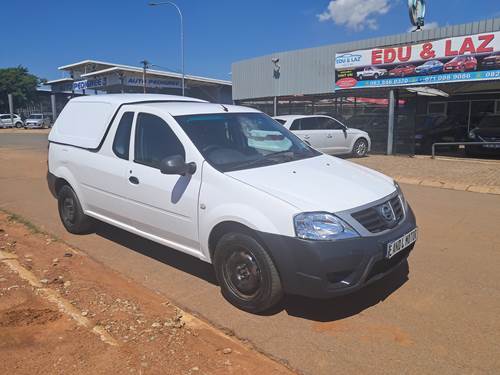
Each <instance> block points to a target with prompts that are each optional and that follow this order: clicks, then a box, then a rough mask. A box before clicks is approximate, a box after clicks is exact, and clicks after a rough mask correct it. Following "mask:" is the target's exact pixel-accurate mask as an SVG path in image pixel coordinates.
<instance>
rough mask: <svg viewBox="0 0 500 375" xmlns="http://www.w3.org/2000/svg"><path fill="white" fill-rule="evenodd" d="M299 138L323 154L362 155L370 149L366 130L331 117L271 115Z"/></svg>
mask: <svg viewBox="0 0 500 375" xmlns="http://www.w3.org/2000/svg"><path fill="white" fill-rule="evenodd" d="M273 118H274V119H275V120H276V121H278V122H279V123H281V124H282V125H283V126H284V127H285V128H287V129H288V130H291V131H292V132H293V133H295V134H296V135H297V136H298V137H299V138H300V139H302V140H303V141H305V142H307V143H309V144H310V145H311V146H312V147H314V148H315V149H317V150H318V151H321V152H323V153H325V154H331V155H340V154H352V155H353V156H354V157H358V158H360V157H363V156H365V155H366V154H367V153H368V151H370V147H371V141H370V136H369V135H368V133H367V132H364V131H362V130H359V129H352V128H348V127H347V126H345V125H344V124H342V123H341V122H340V121H338V120H336V119H334V118H333V117H329V116H323V115H312V116H299V115H286V116H276V117H273Z"/></svg>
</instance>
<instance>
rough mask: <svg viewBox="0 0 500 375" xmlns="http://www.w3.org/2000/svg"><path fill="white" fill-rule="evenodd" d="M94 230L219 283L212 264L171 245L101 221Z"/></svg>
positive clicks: (129, 246)
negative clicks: (165, 244)
mask: <svg viewBox="0 0 500 375" xmlns="http://www.w3.org/2000/svg"><path fill="white" fill-rule="evenodd" d="M94 232H95V233H96V234H97V235H98V236H101V237H103V238H106V239H107V240H110V241H113V242H115V243H117V244H119V245H122V246H124V247H126V248H128V249H130V250H133V251H135V252H137V253H140V254H142V255H145V256H147V257H150V258H153V259H155V260H157V261H159V262H162V263H164V264H166V265H168V266H170V267H174V268H176V269H178V270H180V271H182V272H186V273H189V274H191V275H193V276H196V277H198V278H200V279H203V280H205V281H207V282H209V283H211V284H214V285H218V284H217V280H216V278H215V274H214V271H213V267H212V265H211V264H208V263H206V262H203V261H201V260H199V259H197V258H195V257H193V256H191V255H188V254H184V253H181V252H180V251H177V250H175V249H172V248H170V247H167V246H164V245H160V244H158V243H156V242H153V241H150V240H147V239H145V238H142V237H139V236H137V235H135V234H132V233H129V232H127V231H125V230H122V229H119V228H116V227H114V226H111V225H109V224H106V223H103V222H99V223H97V224H96V226H95V230H94Z"/></svg>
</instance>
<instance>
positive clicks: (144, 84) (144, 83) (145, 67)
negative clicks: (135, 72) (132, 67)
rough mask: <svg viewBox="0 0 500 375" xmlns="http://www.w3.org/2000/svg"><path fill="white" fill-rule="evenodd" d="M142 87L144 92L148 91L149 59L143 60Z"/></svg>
mask: <svg viewBox="0 0 500 375" xmlns="http://www.w3.org/2000/svg"><path fill="white" fill-rule="evenodd" d="M141 64H142V88H143V91H144V94H145V93H146V69H147V68H148V65H149V61H147V60H142V61H141Z"/></svg>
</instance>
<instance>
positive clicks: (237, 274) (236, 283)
mask: <svg viewBox="0 0 500 375" xmlns="http://www.w3.org/2000/svg"><path fill="white" fill-rule="evenodd" d="M223 273H224V279H225V281H226V283H227V285H228V286H229V288H230V289H231V290H232V292H233V293H234V294H236V295H237V296H238V297H239V298H241V299H244V300H250V299H252V298H253V297H255V296H256V295H257V294H258V293H259V291H260V287H261V285H262V274H261V271H260V267H259V264H258V262H257V260H256V258H255V256H254V255H253V254H252V252H251V251H249V250H248V249H245V248H237V249H235V251H233V252H232V253H231V254H229V255H228V256H227V258H226V261H225V263H224V268H223Z"/></svg>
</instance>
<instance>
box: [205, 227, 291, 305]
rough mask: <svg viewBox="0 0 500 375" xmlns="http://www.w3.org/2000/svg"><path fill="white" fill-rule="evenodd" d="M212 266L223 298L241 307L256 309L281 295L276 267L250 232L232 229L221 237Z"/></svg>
mask: <svg viewBox="0 0 500 375" xmlns="http://www.w3.org/2000/svg"><path fill="white" fill-rule="evenodd" d="M214 267H215V274H216V276H217V280H218V281H219V285H220V287H221V292H222V295H223V296H224V298H226V300H228V301H229V302H230V303H231V304H233V305H234V306H236V307H237V308H239V309H241V310H245V311H248V312H252V313H258V312H262V311H265V310H268V309H269V308H271V307H273V306H275V305H276V304H277V303H279V302H280V300H281V299H282V297H283V288H282V285H281V280H280V277H279V274H278V270H277V269H276V266H275V265H274V262H273V260H272V259H271V257H270V256H269V254H268V253H267V252H266V250H265V249H264V248H263V247H262V245H261V244H260V243H259V242H258V241H257V240H256V239H255V238H254V237H253V236H251V235H249V234H246V233H238V232H232V233H227V234H225V235H223V236H222V237H221V239H220V240H219V242H218V243H217V246H216V249H215V254H214Z"/></svg>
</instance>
